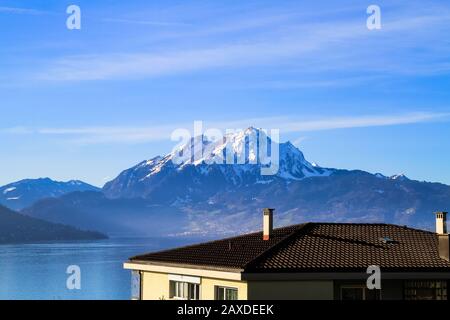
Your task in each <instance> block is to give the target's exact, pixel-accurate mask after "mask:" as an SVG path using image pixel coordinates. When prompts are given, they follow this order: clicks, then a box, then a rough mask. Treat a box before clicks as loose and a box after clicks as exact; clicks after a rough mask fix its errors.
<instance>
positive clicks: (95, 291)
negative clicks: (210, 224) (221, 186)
mask: <svg viewBox="0 0 450 320" xmlns="http://www.w3.org/2000/svg"><path fill="white" fill-rule="evenodd" d="M203 240H204V239H203ZM203 240H202V239H198V238H197V239H194V238H112V239H107V240H99V241H86V242H68V243H42V244H22V245H0V299H2V300H5V299H13V300H17V299H20V300H23V299H25V300H30V299H32V300H42V299H45V300H48V299H50V300H67V299H70V300H72V299H74V300H79V299H86V300H97V299H101V300H104V299H106V300H128V299H130V294H131V281H130V279H131V274H130V271H129V270H124V269H123V262H124V261H126V260H127V259H128V258H129V257H132V256H134V255H137V254H142V253H145V252H150V251H155V250H162V249H167V248H171V247H176V246H180V245H185V244H189V243H195V242H200V241H203ZM70 265H77V266H79V267H80V269H81V289H80V290H69V289H67V286H66V281H67V278H68V277H69V275H68V274H66V270H67V267H68V266H70Z"/></svg>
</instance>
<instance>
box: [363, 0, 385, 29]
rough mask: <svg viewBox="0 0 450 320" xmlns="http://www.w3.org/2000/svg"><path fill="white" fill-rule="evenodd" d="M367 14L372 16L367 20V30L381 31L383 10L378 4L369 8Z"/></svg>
mask: <svg viewBox="0 0 450 320" xmlns="http://www.w3.org/2000/svg"><path fill="white" fill-rule="evenodd" d="M367 14H369V15H370V16H369V17H368V18H367V22H366V25H367V29H369V30H380V29H381V8H380V6H377V5H376V4H372V5H370V6H368V7H367Z"/></svg>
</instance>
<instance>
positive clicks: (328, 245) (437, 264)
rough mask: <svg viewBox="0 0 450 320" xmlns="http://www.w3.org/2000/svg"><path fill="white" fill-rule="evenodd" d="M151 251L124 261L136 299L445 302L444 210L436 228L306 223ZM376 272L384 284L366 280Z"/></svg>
mask: <svg viewBox="0 0 450 320" xmlns="http://www.w3.org/2000/svg"><path fill="white" fill-rule="evenodd" d="M273 212H274V211H273V209H265V210H264V214H263V232H257V233H252V234H246V235H241V236H237V237H233V238H229V239H224V240H217V241H211V242H206V243H201V244H197V245H190V246H186V247H181V248H176V249H172V250H166V251H161V252H155V253H149V254H144V255H140V256H136V257H133V258H131V259H130V260H129V261H127V262H126V263H125V264H124V267H125V268H126V269H130V270H132V273H133V277H132V279H133V299H144V300H158V299H167V300H169V299H182V300H272V299H273V300H277V299H289V300H296V299H300V300H301V299H306V300H313V299H314V300H333V299H335V300H348V299H350V300H360V299H366V300H369V299H383V300H401V299H407V300H418V299H429V300H447V297H448V296H447V288H448V285H449V280H450V262H449V235H448V233H447V223H446V220H447V213H445V212H439V213H437V214H436V227H437V230H436V231H437V232H436V233H433V232H429V231H424V230H417V229H412V228H408V227H406V226H398V225H392V224H369V223H304V224H299V225H293V226H288V227H283V228H279V229H273ZM368 269H369V270H375V271H374V272H377V271H376V270H378V271H379V280H380V281H379V282H380V283H379V284H380V285H381V288H379V287H377V288H379V289H377V288H375V289H374V288H373V287H372V286H368V283H369V282H370V281H371V280H370V279H369V277H371V276H372V275H374V274H372V271H371V272H369V273H368ZM375 276H376V275H375Z"/></svg>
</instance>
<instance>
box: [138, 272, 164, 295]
mask: <svg viewBox="0 0 450 320" xmlns="http://www.w3.org/2000/svg"><path fill="white" fill-rule="evenodd" d="M141 286H142V299H143V300H169V276H168V274H167V273H156V272H143V273H142V277H141Z"/></svg>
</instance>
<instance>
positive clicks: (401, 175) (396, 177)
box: [389, 173, 409, 181]
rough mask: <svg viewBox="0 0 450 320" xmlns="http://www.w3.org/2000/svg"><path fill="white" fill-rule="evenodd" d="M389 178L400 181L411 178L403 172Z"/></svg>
mask: <svg viewBox="0 0 450 320" xmlns="http://www.w3.org/2000/svg"><path fill="white" fill-rule="evenodd" d="M389 179H391V180H399V181H405V180H409V178H408V177H407V176H405V175H404V174H403V173H402V174H396V175H393V176H391V177H389Z"/></svg>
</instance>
